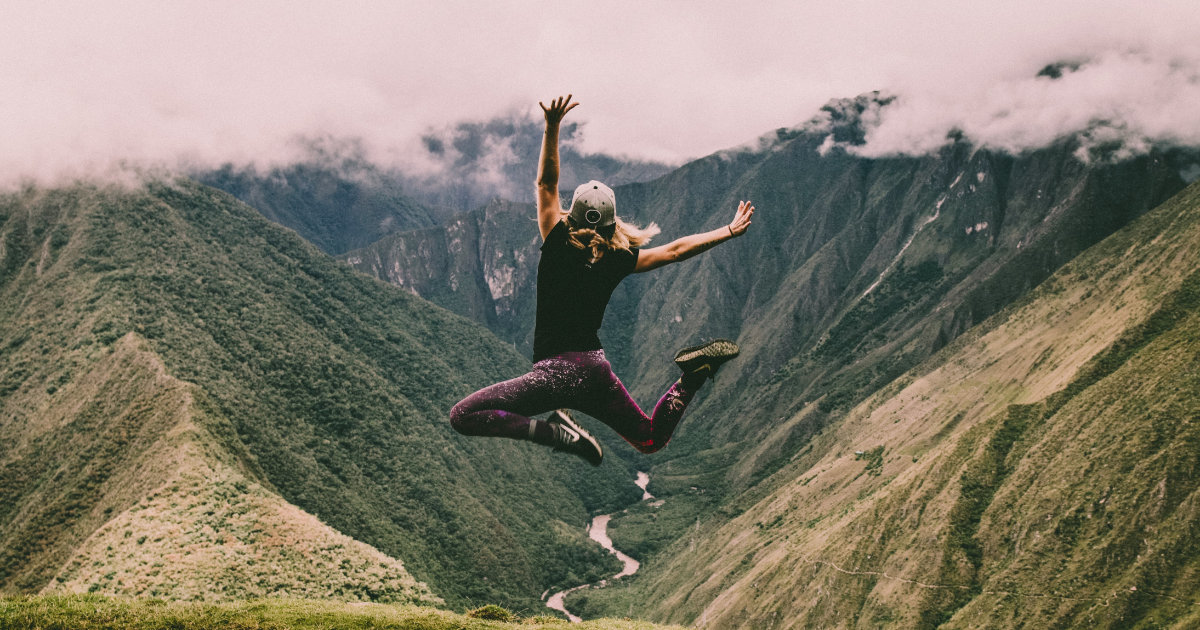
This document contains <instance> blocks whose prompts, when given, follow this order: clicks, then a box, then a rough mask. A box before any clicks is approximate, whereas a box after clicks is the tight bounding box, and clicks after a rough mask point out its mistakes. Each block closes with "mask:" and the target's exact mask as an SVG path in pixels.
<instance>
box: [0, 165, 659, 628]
mask: <svg viewBox="0 0 1200 630" xmlns="http://www.w3.org/2000/svg"><path fill="white" fill-rule="evenodd" d="M0 242H2V243H3V244H4V247H3V251H0V292H2V294H3V299H2V300H0V358H2V359H3V363H2V364H0V406H2V407H3V413H4V416H3V418H4V421H3V423H0V431H2V432H3V433H4V437H5V438H6V441H5V444H4V445H3V446H0V473H3V475H0V483H2V484H4V487H6V488H13V489H14V491H13V492H12V493H11V494H9V493H5V496H4V501H3V503H0V534H3V535H6V536H9V535H12V536H16V538H17V539H18V540H17V546H19V547H20V549H21V550H22V551H21V553H23V554H26V557H34V556H39V555H40V554H43V553H44V552H45V551H46V544H45V543H46V541H47V540H48V539H47V538H46V536H47V535H49V534H53V535H54V536H58V534H54V532H58V531H60V530H62V528H63V527H68V528H69V527H73V526H74V525H73V524H78V523H86V524H87V527H86V528H85V529H84V530H80V531H78V532H75V531H74V530H71V532H69V534H70V535H68V536H66V537H65V538H64V537H62V536H59V538H56V540H59V539H61V542H62V545H65V548H70V547H72V546H73V545H77V544H78V543H79V542H81V541H82V540H83V539H84V538H86V537H87V536H88V535H89V533H90V532H91V531H94V529H95V528H96V527H98V526H99V525H101V524H103V523H104V522H106V521H107V520H109V519H111V518H113V517H115V516H116V515H117V514H120V513H121V512H122V511H123V510H125V509H128V507H129V503H128V502H127V503H122V504H119V505H117V504H111V503H110V504H106V503H105V500H104V497H106V496H109V493H110V491H114V488H115V485H117V483H116V481H114V480H115V479H119V478H123V477H122V475H123V474H124V473H127V472H128V469H127V467H126V466H125V464H124V463H123V462H127V461H129V459H128V458H124V459H122V457H123V456H122V457H115V458H108V459H106V460H103V461H101V460H98V459H97V458H96V457H94V456H92V455H90V454H89V453H90V451H88V450H87V449H83V450H80V449H78V448H76V447H74V446H73V445H72V441H73V440H74V441H76V442H78V441H79V440H82V439H85V438H86V439H89V440H90V439H93V438H95V437H96V436H97V433H96V432H95V431H94V430H90V429H89V430H85V429H86V427H82V426H80V427H79V429H80V430H79V431H77V432H74V433H72V432H71V431H70V430H65V431H60V432H59V433H55V432H54V431H53V430H51V429H52V428H54V427H57V426H58V425H57V424H56V423H58V422H60V418H58V417H56V416H54V415H53V414H51V415H46V414H43V413H42V411H41V410H43V409H45V408H46V405H47V404H51V405H52V404H53V403H54V401H55V400H58V399H59V398H61V397H62V396H64V395H67V394H66V393H64V392H68V393H69V391H71V388H72V387H74V386H75V384H76V381H77V380H79V379H83V378H84V375H86V374H89V373H91V372H90V371H91V370H92V369H93V368H94V366H95V362H96V361H98V360H101V359H103V357H105V356H107V355H108V354H109V353H110V352H111V349H112V347H113V345H114V344H116V343H117V342H118V340H119V339H121V338H122V337H124V336H125V335H127V334H129V333H132V334H134V335H135V336H137V337H140V338H143V339H145V342H146V345H147V347H148V350H149V351H150V352H151V353H152V354H154V355H156V356H157V357H159V358H161V361H162V363H163V364H164V365H165V369H166V371H167V373H169V374H170V375H171V376H172V377H174V378H178V379H182V380H183V381H186V382H189V383H192V384H194V385H195V386H196V387H197V388H198V389H197V391H198V392H199V393H198V394H197V395H196V396H195V405H196V407H197V408H198V409H201V410H202V411H203V414H202V415H203V417H204V418H206V419H207V420H206V422H207V424H206V426H205V429H206V430H207V431H208V432H209V434H210V435H211V436H212V440H213V444H212V445H211V446H212V447H213V448H219V450H225V451H227V452H229V453H231V454H233V456H234V457H235V458H237V460H238V462H237V465H238V466H240V467H241V468H242V470H243V472H244V474H246V475H247V476H248V477H249V480H250V481H252V482H258V483H261V484H263V486H264V487H265V488H267V489H269V490H271V491H272V492H277V493H278V494H279V495H281V496H282V497H283V498H284V499H285V500H287V501H288V502H290V503H292V504H294V505H297V506H299V507H300V508H303V509H304V510H305V511H306V512H308V513H309V514H312V515H315V516H317V517H318V518H319V519H320V520H321V521H322V522H324V523H326V524H328V525H330V526H332V527H334V528H335V529H337V530H338V531H340V532H342V533H343V534H347V535H350V536H352V537H354V538H356V539H358V540H361V541H364V542H366V543H368V544H370V545H372V546H374V547H375V548H377V549H379V550H380V551H382V552H383V553H385V554H387V555H388V556H391V557H393V558H399V559H401V560H403V561H404V563H405V566H406V567H407V568H408V570H409V571H411V572H412V573H413V574H414V575H415V576H416V577H417V579H418V580H420V581H423V582H427V583H428V584H429V585H430V587H431V588H432V589H433V590H434V592H435V593H436V594H437V595H439V596H442V597H444V598H445V599H446V600H447V601H448V603H449V604H450V605H452V606H456V607H464V606H467V605H469V604H470V602H472V601H490V602H496V603H500V604H504V605H507V606H509V607H514V608H532V607H535V606H540V603H539V600H538V596H539V595H540V594H541V592H542V591H543V590H545V589H546V588H549V587H551V586H567V585H571V584H578V583H582V582H587V581H594V580H595V579H598V578H599V577H602V576H603V575H604V574H605V573H608V572H615V571H616V570H617V568H615V567H614V566H613V565H614V564H615V563H616V561H615V559H613V558H611V557H610V556H609V555H608V554H606V553H604V552H603V551H602V550H601V549H600V548H599V546H598V545H596V544H595V543H593V542H591V541H589V540H587V539H586V537H585V536H584V535H583V527H584V525H585V523H586V520H587V518H588V514H587V509H586V506H585V505H584V504H583V503H582V502H581V501H580V500H579V498H578V497H576V496H575V495H574V494H573V493H572V492H571V490H570V489H569V488H568V487H567V485H566V484H564V483H562V482H561V481H560V479H562V478H563V477H568V478H569V477H571V475H572V474H573V473H572V471H573V470H575V469H583V468H587V469H588V470H587V472H586V474H588V475H592V477H591V478H593V479H596V480H597V482H598V483H600V484H602V485H603V484H608V485H610V486H611V487H613V488H621V489H622V490H620V491H618V492H617V493H616V494H617V495H620V493H621V492H625V493H634V492H636V488H634V487H633V486H632V484H631V483H629V480H628V479H631V478H632V475H631V474H628V473H627V472H626V471H624V470H623V469H620V468H614V467H604V468H602V469H601V470H600V471H599V472H597V471H592V470H591V469H590V467H587V465H586V464H583V463H582V462H580V463H578V464H575V463H574V462H570V461H559V462H553V461H552V459H551V457H552V456H551V455H550V453H548V452H546V451H545V450H544V449H536V448H533V447H530V446H529V445H523V444H518V443H514V442H511V441H507V440H486V439H478V438H477V439H470V438H463V437H461V436H458V435H457V434H455V433H454V432H453V431H452V430H451V429H450V428H449V426H448V423H447V422H446V416H447V413H448V410H449V409H450V407H451V406H452V405H453V404H454V402H455V401H457V400H458V399H459V398H461V397H462V396H464V395H466V394H468V393H470V392H471V391H473V390H474V389H476V388H478V387H480V386H482V385H486V384H489V383H491V382H493V381H495V380H497V379H499V378H504V377H509V376H513V375H516V374H519V373H521V372H522V371H524V370H525V369H526V368H527V366H528V363H527V361H526V360H525V359H523V358H522V357H520V356H519V355H518V354H516V353H515V352H514V351H513V350H512V348H511V347H510V346H507V345H506V344H504V343H502V342H500V341H499V340H497V339H495V338H494V337H492V336H491V335H490V334H488V333H487V332H486V331H485V330H483V329H482V328H481V327H479V326H478V325H476V324H472V323H470V322H468V321H466V320H464V319H462V318H459V317H457V316H454V315H451V314H450V313H448V312H446V311H443V310H441V309H438V308H436V307H433V306H431V305H429V304H428V303H426V302H423V301H422V300H420V299H419V298H416V297H414V296H412V295H410V294H408V293H407V292H404V291H401V290H397V289H394V288H392V287H388V286H386V285H383V284H382V283H379V282H377V281H375V280H373V279H370V278H366V277H363V276H361V275H359V274H357V273H355V272H353V271H351V270H349V269H347V268H346V267H345V266H343V265H340V264H338V263H336V262H335V261H333V260H332V259H330V258H328V257H327V256H325V255H323V254H321V253H320V252H319V251H318V250H317V249H316V248H315V247H313V246H312V245H310V244H308V243H305V242H304V241H303V240H301V239H300V238H299V237H297V236H296V235H295V234H294V233H292V232H290V231H288V230H286V229H283V228H280V227H278V226H276V225H274V224H272V223H270V222H269V221H267V220H266V219H264V218H262V216H261V215H259V214H258V213H257V212H255V211H254V210H252V209H251V208H249V207H247V206H245V205H244V204H242V203H240V202H238V201H236V200H235V199H233V198H232V197H230V196H229V195H227V194H224V193H221V192H219V191H215V190H213V189H210V188H206V187H204V186H200V185H197V184H195V183H191V182H186V181H177V182H157V183H152V184H150V185H148V186H147V187H145V188H142V189H137V190H127V189H120V188H115V187H113V188H98V187H94V186H86V185H83V186H76V187H73V188H67V189H58V190H39V189H33V188H30V189H26V190H23V191H20V192H19V193H16V194H13V195H9V196H5V197H4V198H3V199H0ZM103 403H104V401H100V402H99V404H103ZM134 411H137V410H136V408H135V409H134ZM143 415H144V414H142V412H137V413H133V414H132V415H131V417H130V422H131V423H132V424H131V425H130V426H129V427H119V428H118V429H119V432H120V434H129V435H132V434H136V432H137V428H138V426H139V425H138V422H139V421H140V419H141V418H142V417H143ZM55 435H58V437H57V438H54V439H55V440H56V441H55V442H54V445H53V448H48V449H28V448H13V446H18V447H20V446H28V445H29V444H30V443H31V442H30V440H34V439H37V438H38V436H55ZM42 439H49V438H46V437H43V438H42ZM97 444H101V445H102V446H103V447H104V448H111V447H112V446H113V445H114V444H117V445H124V446H122V448H125V449H132V448H135V446H134V444H136V442H135V441H131V440H125V441H124V442H123V441H121V440H116V441H112V440H110V441H105V442H98V443H97ZM56 451H58V452H69V453H74V454H75V455H78V457H76V458H75V459H74V460H70V461H69V462H68V464H69V465H66V466H63V465H60V462H59V461H58V459H56V457H55V455H54V453H56ZM122 452H123V451H122ZM39 458H40V459H39ZM71 462H73V463H71ZM101 463H103V464H104V465H105V466H110V468H111V470H110V471H109V472H104V470H105V469H102V468H101V467H99V464H101ZM97 473H101V474H99V475H98V474H97ZM597 475H598V476H597ZM627 477H628V479H627ZM150 478H151V479H153V477H150ZM62 480H75V482H77V483H76V485H75V486H73V487H76V488H79V489H81V490H80V491H81V492H83V494H81V495H79V496H78V497H76V498H79V499H80V500H79V501H74V499H72V501H74V502H72V503H70V504H69V505H68V504H62V503H57V504H56V502H55V501H49V502H41V501H39V500H38V496H39V495H37V494H36V492H37V491H38V489H39V488H42V489H53V488H60V489H63V490H68V491H69V490H70V488H71V487H72V486H66V487H64V486H63V485H62ZM162 481H163V480H159V481H158V482H156V484H155V485H157V483H162ZM73 483H74V482H73ZM105 484H108V485H105ZM625 488H628V489H627V490H626V489H625ZM54 492H55V493H57V490H55V491H54ZM57 496H58V495H57V494H54V493H52V494H51V495H50V498H52V499H53V498H55V497H57ZM68 496H71V497H75V495H70V494H68ZM140 496H145V495H144V494H143V495H140ZM136 500H137V499H136V498H134V499H133V500H132V502H136ZM56 505H57V507H55V506H56ZM30 506H34V507H35V509H34V511H35V512H36V511H38V510H42V508H47V509H48V511H45V512H44V514H43V517H44V518H42V520H40V521H38V523H36V524H35V525H34V528H33V529H32V530H31V529H21V530H20V532H16V533H14V530H12V529H11V528H10V525H12V524H13V523H14V522H15V521H14V520H13V519H16V518H17V517H18V516H20V515H24V514H28V513H30ZM51 508H52V509H51ZM110 508H111V509H110ZM105 510H108V511H105ZM22 518H23V517H22ZM564 532H570V533H573V534H574V536H565V537H564ZM135 538H136V537H135ZM13 548H16V546H13V547H8V549H13ZM64 560H65V558H64ZM27 564H28V563H27V562H25V561H22V560H20V559H17V558H13V559H12V562H11V563H9V564H7V567H0V569H3V571H0V588H3V589H5V590H7V591H8V592H13V590H14V589H15V590H16V592H30V591H36V590H38V589H40V588H41V587H42V586H44V585H45V583H46V582H47V581H48V580H49V579H50V578H51V577H52V576H53V575H54V570H53V568H54V567H55V566H56V565H55V563H54V562H49V563H48V564H45V565H44V566H45V567H46V569H47V570H45V571H41V572H39V573H38V576H37V578H36V579H33V580H32V581H27V582H21V583H20V584H17V583H15V582H13V581H12V580H14V579H15V577H16V576H15V574H14V573H12V572H11V571H13V570H15V569H19V568H21V567H24V566H26V565H27Z"/></svg>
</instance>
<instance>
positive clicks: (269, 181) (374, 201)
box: [192, 147, 439, 254]
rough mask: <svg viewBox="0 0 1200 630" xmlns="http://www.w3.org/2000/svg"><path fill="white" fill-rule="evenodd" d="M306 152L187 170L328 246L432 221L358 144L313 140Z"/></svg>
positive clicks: (434, 215) (360, 242) (432, 213)
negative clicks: (259, 163)
mask: <svg viewBox="0 0 1200 630" xmlns="http://www.w3.org/2000/svg"><path fill="white" fill-rule="evenodd" d="M312 153H313V155H312V156H310V157H309V158H308V159H306V160H302V161H299V162H296V163H293V164H289V165H286V166H274V167H270V168H265V169H263V170H262V171H260V170H259V168H258V167H256V166H254V165H244V166H235V165H233V164H225V165H223V166H221V167H219V168H216V169H211V170H197V171H196V172H194V173H192V177H193V178H195V179H196V180H197V181H199V182H201V183H203V184H206V185H209V186H212V187H214V188H219V189H221V190H224V191H225V192H228V193H229V194H231V195H233V196H234V197H237V198H238V199H240V200H242V201H244V202H246V203H247V204H249V205H251V206H253V207H254V208H255V209H257V210H258V211H259V212H261V213H262V215H263V216H265V217H266V218H268V219H270V220H272V221H274V222H276V223H278V224H280V225H283V226H286V227H289V228H291V229H293V230H295V231H296V232H297V233H298V234H300V236H303V237H304V238H305V239H306V240H308V241H309V242H311V243H312V244H314V245H316V246H317V247H319V248H321V250H322V251H324V252H326V253H329V254H340V253H342V252H345V251H348V250H351V249H356V248H359V247H364V246H366V245H369V244H371V243H374V242H375V241H378V240H379V239H381V238H383V237H385V236H387V235H388V234H392V233H395V232H400V231H404V230H413V229H417V228H422V227H428V226H431V225H434V224H435V223H436V222H437V220H438V218H439V215H438V212H437V211H436V210H434V209H431V208H429V207H427V206H426V205H424V204H422V203H420V202H418V201H416V200H414V199H412V198H411V197H410V196H408V195H407V194H405V191H404V189H403V187H402V186H401V185H400V183H399V182H398V181H396V177H395V175H394V174H393V173H389V172H387V171H384V170H382V169H380V168H379V167H377V166H375V165H374V164H372V163H371V162H370V161H368V160H367V159H366V158H365V157H364V156H363V155H362V154H361V153H360V152H352V151H351V152H347V151H343V150H339V148H337V147H334V148H321V147H314V148H313V150H312Z"/></svg>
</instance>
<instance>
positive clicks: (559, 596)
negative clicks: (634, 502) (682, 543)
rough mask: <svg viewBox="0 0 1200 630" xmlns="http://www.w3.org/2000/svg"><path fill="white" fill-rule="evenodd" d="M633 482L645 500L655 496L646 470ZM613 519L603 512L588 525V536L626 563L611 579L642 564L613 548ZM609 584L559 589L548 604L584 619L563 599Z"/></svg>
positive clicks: (630, 572)
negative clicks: (610, 526)
mask: <svg viewBox="0 0 1200 630" xmlns="http://www.w3.org/2000/svg"><path fill="white" fill-rule="evenodd" d="M633 483H634V484H635V485H637V487H639V488H641V489H642V500H643V501H645V500H647V499H653V498H654V496H653V495H651V494H650V493H649V492H646V486H647V485H649V484H650V475H647V474H646V473H644V472H638V474H637V480H636V481H634V482H633ZM611 519H612V514H601V515H600V516H597V517H596V518H594V519H592V524H591V525H589V526H588V536H589V537H590V538H591V539H592V540H594V541H596V542H598V543H600V546H601V547H604V548H605V549H607V550H608V552H609V553H613V554H616V556H617V559H618V560H620V561H621V562H623V563H625V568H623V569H621V572H620V573H618V574H616V575H614V576H612V577H611V578H609V579H612V580H615V579H617V578H621V577H625V576H626V575H633V574H634V573H635V572H636V571H637V570H638V567H639V566H641V565H640V564H639V563H638V561H637V560H634V559H633V558H630V557H629V556H627V555H625V554H623V553H621V552H620V551H617V550H616V549H614V548H613V544H612V539H611V538H609V537H608V521H609V520H611ZM607 584H608V580H600V581H599V582H596V583H595V584H584V585H583V586H576V587H575V588H569V589H567V590H565V591H559V592H557V593H555V594H553V595H551V596H550V599H548V600H546V606H547V607H549V608H553V609H554V610H557V611H559V612H561V613H563V614H564V615H566V616H567V618H568V619H570V620H571V621H572V622H573V623H574V622H580V621H583V619H580V618H579V617H576V616H575V615H572V614H571V613H570V611H568V610H567V607H566V606H565V605H563V599H565V598H566V596H567V595H569V594H571V593H573V592H575V591H578V590H579V589H582V588H601V587H603V586H605V585H607ZM546 592H547V593H549V592H550V591H546ZM542 597H545V594H543V595H542Z"/></svg>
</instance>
